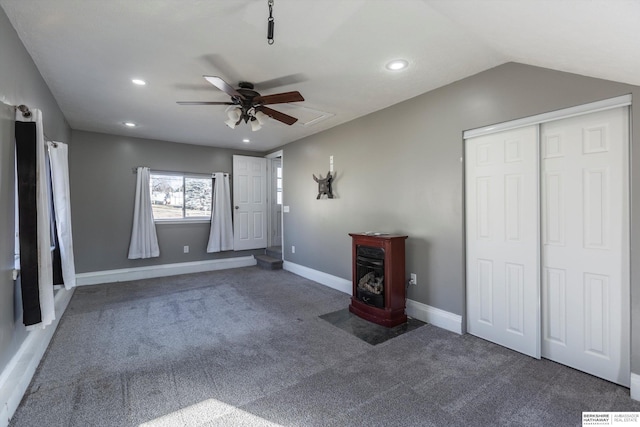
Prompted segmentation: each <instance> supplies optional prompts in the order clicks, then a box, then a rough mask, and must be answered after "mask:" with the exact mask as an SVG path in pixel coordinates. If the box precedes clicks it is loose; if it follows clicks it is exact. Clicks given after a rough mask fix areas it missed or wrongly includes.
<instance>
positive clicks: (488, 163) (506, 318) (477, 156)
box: [465, 126, 540, 358]
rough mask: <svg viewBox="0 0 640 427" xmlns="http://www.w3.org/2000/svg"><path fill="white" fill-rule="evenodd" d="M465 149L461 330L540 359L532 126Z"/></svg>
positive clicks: (478, 140) (485, 138)
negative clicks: (463, 316) (463, 313)
mask: <svg viewBox="0 0 640 427" xmlns="http://www.w3.org/2000/svg"><path fill="white" fill-rule="evenodd" d="M465 150H466V169H465V171H466V172H465V175H466V189H465V198H466V200H465V205H466V209H467V210H466V233H467V235H466V237H467V331H468V332H469V333H471V334H473V335H476V336H479V337H481V338H484V339H487V340H489V341H492V342H495V343H498V344H501V345H503V346H505V347H508V348H511V349H513V350H516V351H519V352H522V353H525V354H528V355H530V356H532V357H536V358H539V357H540V308H539V299H540V298H539V296H540V289H539V283H540V282H539V243H538V242H539V231H538V230H539V227H538V224H539V218H538V212H539V210H538V198H539V196H538V193H539V191H538V168H539V166H538V158H539V156H538V134H537V126H529V127H525V128H520V129H516V130H510V131H505V132H501V133H496V134H491V135H486V136H479V137H476V138H471V139H467V140H466V141H465Z"/></svg>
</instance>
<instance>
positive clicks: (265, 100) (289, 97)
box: [253, 90, 304, 105]
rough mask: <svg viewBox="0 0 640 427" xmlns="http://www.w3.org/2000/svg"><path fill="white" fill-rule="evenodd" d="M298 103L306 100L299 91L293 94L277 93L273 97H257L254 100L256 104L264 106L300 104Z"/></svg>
mask: <svg viewBox="0 0 640 427" xmlns="http://www.w3.org/2000/svg"><path fill="white" fill-rule="evenodd" d="M298 101H304V98H303V97H302V95H300V92H298V91H297V90H296V91H293V92H283V93H276V94H273V95H265V96H256V97H255V98H253V102H254V103H256V104H263V105H267V104H285V103H287V102H298Z"/></svg>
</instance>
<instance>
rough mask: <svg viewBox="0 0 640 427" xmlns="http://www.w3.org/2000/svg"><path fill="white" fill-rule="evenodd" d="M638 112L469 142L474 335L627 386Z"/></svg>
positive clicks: (592, 108) (503, 128)
mask: <svg viewBox="0 0 640 427" xmlns="http://www.w3.org/2000/svg"><path fill="white" fill-rule="evenodd" d="M630 103H631V98H630V96H624V97H619V98H615V99H611V100H605V101H601V102H597V103H593V104H589V105H584V106H580V107H575V108H572V109H568V110H562V111H557V112H553V113H548V114H543V115H540V116H535V117H530V118H527V119H522V120H518V121H515V122H511V123H504V124H500V125H497V126H492V127H488V128H482V129H477V130H473V131H467V132H465V135H464V138H465V223H466V224H465V225H466V292H467V295H466V297H467V331H468V332H469V333H471V334H473V335H476V336H478V337H481V338H483V339H487V340H489V341H492V342H495V343H497V344H500V345H503V346H505V347H508V348H511V349H513V350H516V351H519V352H522V353H524V354H527V355H530V356H532V357H536V358H540V357H545V358H548V359H551V360H553V361H556V362H559V363H562V364H565V365H568V366H571V367H573V368H576V369H579V370H582V371H585V372H588V373H590V374H592V375H596V376H598V377H601V378H604V379H607V380H609V381H612V382H615V383H618V384H622V385H625V386H629V381H630V354H629V353H630V309H629V305H630V288H629V286H630V285H629V281H630V279H629V165H628V163H629V108H628V106H629V105H630Z"/></svg>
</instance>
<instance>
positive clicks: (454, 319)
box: [282, 261, 462, 334]
mask: <svg viewBox="0 0 640 427" xmlns="http://www.w3.org/2000/svg"><path fill="white" fill-rule="evenodd" d="M282 267H283V268H284V269H285V270H287V271H290V272H292V273H294V274H297V275H298V276H302V277H304V278H306V279H310V280H313V281H315V282H318V283H320V284H322V285H325V286H328V287H330V288H333V289H337V290H339V291H342V292H344V293H346V294H349V295H351V293H352V291H353V285H352V283H351V281H350V280H346V279H343V278H341V277H337V276H333V275H331V274H327V273H323V272H322V271H318V270H314V269H312V268H309V267H305V266H303V265H299V264H295V263H293V262H290V261H284V263H283V265H282ZM407 316H410V317H413V318H414V319H418V320H421V321H423V322H426V323H430V324H432V325H434V326H438V327H440V328H443V329H446V330H448V331H451V332H455V333H457V334H462V316H459V315H457V314H453V313H449V312H448V311H444V310H440V309H439V308H435V307H431V306H428V305H426V304H423V303H421V302H418V301H413V300H410V299H408V300H407Z"/></svg>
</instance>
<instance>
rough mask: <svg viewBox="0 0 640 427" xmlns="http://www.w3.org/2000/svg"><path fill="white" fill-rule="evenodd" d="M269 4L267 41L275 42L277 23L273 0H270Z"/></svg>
mask: <svg viewBox="0 0 640 427" xmlns="http://www.w3.org/2000/svg"><path fill="white" fill-rule="evenodd" d="M267 3H268V4H269V19H268V20H267V43H269V44H273V43H274V40H273V27H274V25H275V23H274V21H273V0H268V2H267Z"/></svg>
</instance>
